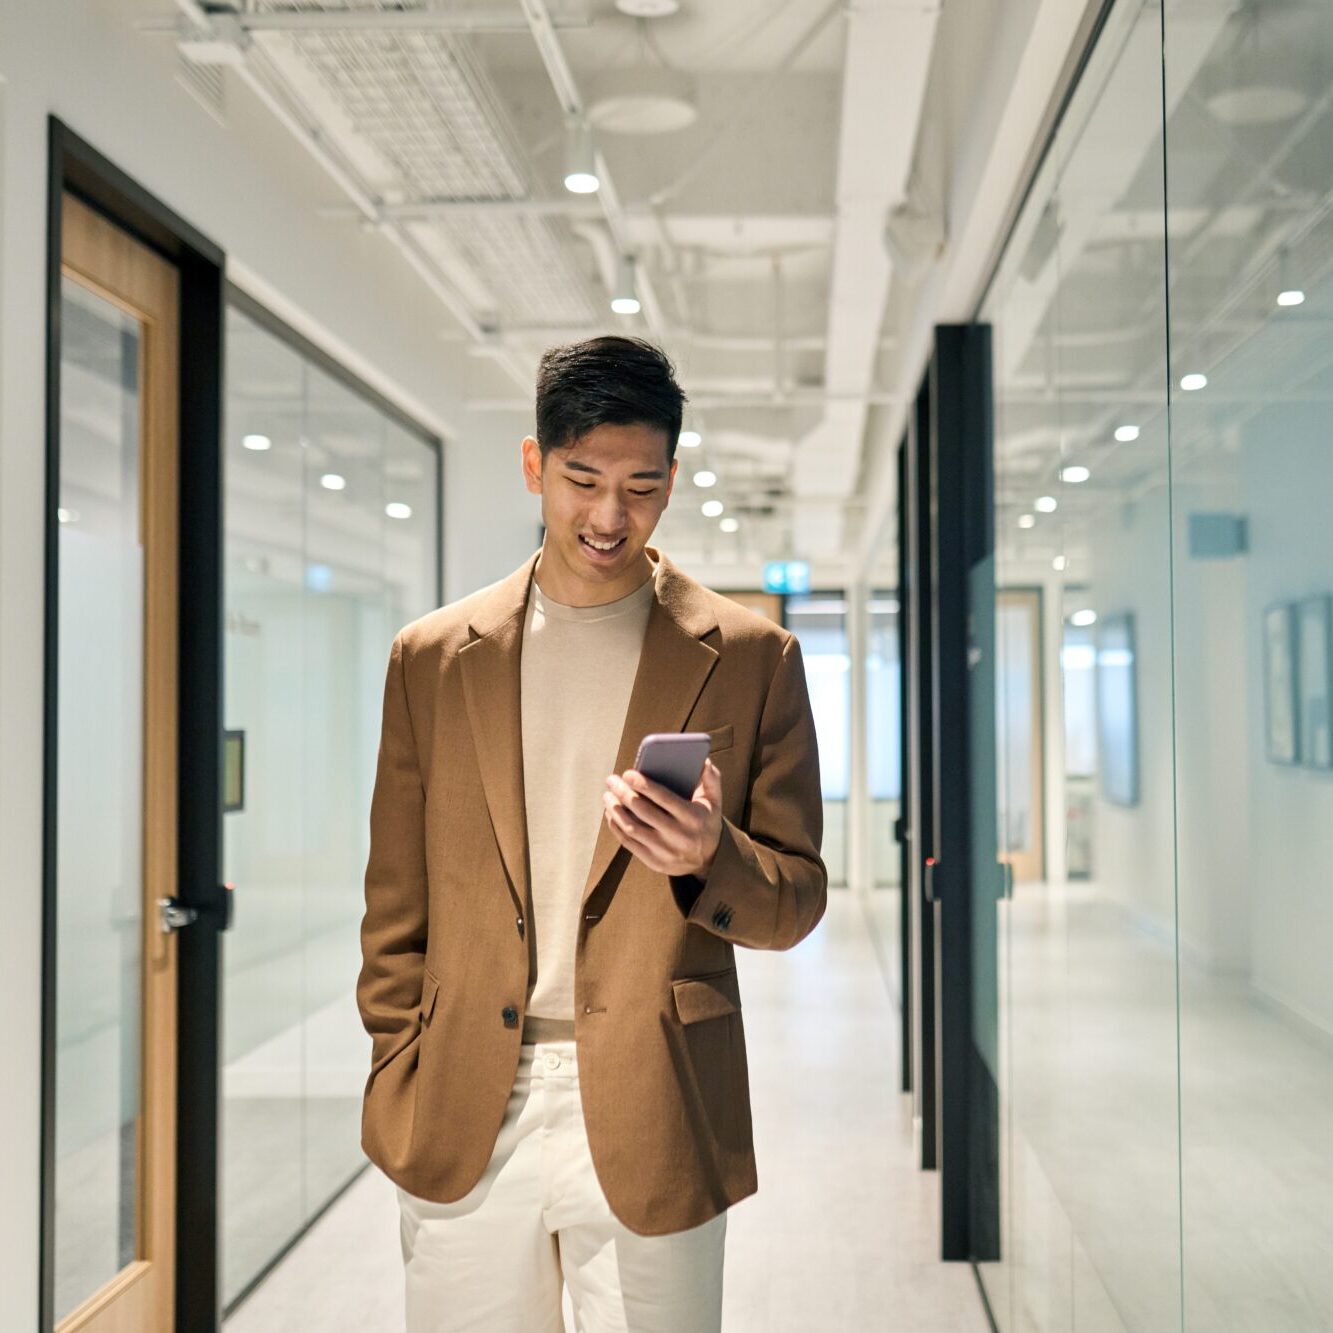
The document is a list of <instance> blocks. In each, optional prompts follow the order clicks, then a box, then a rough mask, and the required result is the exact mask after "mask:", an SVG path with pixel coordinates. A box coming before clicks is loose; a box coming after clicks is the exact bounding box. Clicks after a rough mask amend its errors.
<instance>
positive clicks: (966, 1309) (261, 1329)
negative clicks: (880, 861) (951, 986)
mask: <svg viewBox="0 0 1333 1333" xmlns="http://www.w3.org/2000/svg"><path fill="white" fill-rule="evenodd" d="M895 896H896V895H895ZM882 906H883V904H882V903H880V902H879V901H876V903H875V905H874V909H875V910H869V909H867V907H866V906H865V905H864V904H863V903H862V901H861V899H860V898H859V897H858V896H856V895H854V894H851V893H849V892H847V891H845V890H843V891H838V892H835V893H834V894H832V895H831V898H830V903H829V910H828V913H827V915H826V917H825V919H824V921H823V922H822V923H821V925H820V927H819V928H818V930H816V931H815V933H814V934H813V935H812V936H811V937H810V938H809V939H807V940H806V941H805V942H804V943H803V944H801V945H800V946H799V947H798V948H797V949H795V950H793V951H791V952H789V953H785V954H784V953H774V954H765V953H759V952H755V951H751V950H743V949H742V950H737V955H738V959H739V968H740V973H741V990H742V995H743V1002H744V1007H745V1017H746V1035H747V1041H748V1047H749V1053H750V1077H751V1088H752V1094H753V1103H754V1128H755V1146H756V1153H757V1156H758V1162H759V1193H758V1194H757V1195H755V1196H753V1197H752V1198H749V1199H747V1200H745V1201H744V1202H742V1203H740V1204H738V1205H737V1206H736V1207H735V1208H733V1209H732V1210H731V1215H730V1219H729V1223H728V1233H727V1260H726V1273H725V1295H724V1318H723V1327H724V1329H725V1330H726V1331H727V1333H789V1331H790V1333H797V1331H798V1330H799V1333H814V1331H818V1333H842V1331H843V1330H846V1333H872V1330H884V1331H885V1333H895V1331H897V1330H903V1331H904V1333H906V1331H907V1330H910V1331H911V1333H984V1331H985V1330H986V1329H987V1328H988V1324H987V1321H986V1318H985V1315H984V1312H983V1309H982V1305H981V1300H980V1296H979V1294H978V1291H977V1287H976V1282H975V1280H974V1278H973V1275H972V1272H971V1270H970V1268H969V1267H968V1266H966V1265H963V1264H942V1263H940V1262H938V1261H937V1260H936V1258H935V1254H936V1253H937V1236H938V1231H939V1226H938V1181H937V1178H936V1177H935V1176H934V1175H932V1174H924V1173H922V1172H920V1171H918V1170H917V1169H916V1167H915V1165H914V1164H913V1163H914V1154H913V1132H912V1123H911V1115H910V1107H909V1103H908V1100H907V1098H905V1097H904V1096H903V1095H902V1094H900V1093H899V1092H898V1091H897V1086H898V1059H899V1057H898V1049H897V1032H898V1020H897V1013H896V1010H895V1008H894V1005H893V1003H892V1001H891V999H890V990H891V986H892V985H893V982H892V979H891V978H890V977H886V976H885V974H884V972H883V971H882V970H881V968H880V966H879V963H878V962H877V958H876V953H875V949H874V947H873V942H874V936H873V935H872V930H873V929H874V927H873V926H872V924H871V923H872V921H875V920H878V919H880V911H879V909H880V908H882ZM886 956H887V955H886ZM226 1327H227V1330H228V1333H288V1331H289V1330H290V1331H291V1333H296V1331H297V1330H302V1331H303V1330H309V1329H319V1330H320V1331H321V1333H381V1331H382V1333H395V1331H396V1330H399V1329H401V1327H402V1261H401V1258H400V1254H399V1249H398V1212H397V1202H396V1198H395V1195H394V1191H393V1187H392V1185H391V1184H390V1183H389V1182H388V1181H387V1180H386V1179H385V1178H384V1177H383V1176H382V1175H381V1174H380V1173H379V1172H378V1171H377V1170H376V1169H374V1168H373V1167H372V1168H370V1169H368V1170H367V1171H366V1172H365V1173H364V1174H363V1175H362V1176H360V1177H359V1178H358V1179H357V1181H356V1182H355V1183H354V1184H353V1185H352V1186H351V1188H350V1189H349V1190H348V1191H347V1192H346V1193H345V1194H344V1195H343V1196H342V1197H341V1198H340V1199H339V1200H338V1201H337V1202H336V1203H335V1204H334V1205H333V1206H332V1207H331V1208H330V1209H329V1210H328V1211H327V1212H326V1213H325V1214H324V1215H323V1216H322V1217H321V1218H320V1219H319V1220H318V1221H317V1222H316V1223H315V1225H314V1226H313V1227H312V1228H311V1229H310V1231H309V1232H308V1233H307V1234H306V1235H305V1236H304V1237H303V1238H302V1239H301V1241H300V1242H299V1243H298V1244H297V1245H296V1246H295V1247H294V1248H293V1249H292V1251H291V1252H290V1253H289V1254H288V1255H287V1256H286V1258H285V1259H284V1260H283V1261H282V1263H281V1264H279V1265H278V1266H277V1267H276V1268H275V1269H274V1270H273V1272H272V1273H270V1274H269V1276H268V1277H267V1278H266V1279H265V1280H264V1282H263V1283H262V1284H260V1285H259V1286H258V1287H257V1288H256V1289H255V1290H254V1291H253V1292H252V1293H251V1294H250V1296H249V1297H247V1299H246V1300H245V1301H244V1302H243V1303H242V1304H241V1305H240V1307H239V1308H238V1309H237V1310H236V1311H235V1312H234V1314H233V1315H232V1317H231V1318H230V1319H229V1320H228V1321H227V1324H226Z"/></svg>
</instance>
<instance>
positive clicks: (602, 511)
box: [589, 496, 625, 537]
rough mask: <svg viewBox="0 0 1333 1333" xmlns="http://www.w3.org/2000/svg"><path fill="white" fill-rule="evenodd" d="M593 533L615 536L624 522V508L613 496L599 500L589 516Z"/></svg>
mask: <svg viewBox="0 0 1333 1333" xmlns="http://www.w3.org/2000/svg"><path fill="white" fill-rule="evenodd" d="M589 519H590V521H591V523H592V527H593V531H594V532H597V533H605V534H607V535H608V536H612V537H614V536H616V535H618V534H619V533H620V531H621V527H622V525H623V523H624V521H625V506H624V505H623V504H621V502H620V500H619V499H617V498H616V497H615V496H611V497H610V498H599V499H598V500H597V502H596V504H594V505H593V507H592V513H591V514H590V515H589Z"/></svg>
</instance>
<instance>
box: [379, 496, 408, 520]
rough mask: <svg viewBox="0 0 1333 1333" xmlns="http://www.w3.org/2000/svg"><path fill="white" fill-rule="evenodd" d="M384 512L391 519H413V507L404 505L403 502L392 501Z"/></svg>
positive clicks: (385, 507)
mask: <svg viewBox="0 0 1333 1333" xmlns="http://www.w3.org/2000/svg"><path fill="white" fill-rule="evenodd" d="M384 512H385V513H386V514H388V516H389V517H390V518H411V517H412V506H411V505H405V504H403V502H402V501H401V500H390V501H389V503H388V504H386V505H385V506H384Z"/></svg>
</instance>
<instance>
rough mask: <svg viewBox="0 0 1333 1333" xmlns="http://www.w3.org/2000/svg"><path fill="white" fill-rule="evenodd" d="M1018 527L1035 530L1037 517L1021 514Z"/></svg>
mask: <svg viewBox="0 0 1333 1333" xmlns="http://www.w3.org/2000/svg"><path fill="white" fill-rule="evenodd" d="M1018 526H1019V527H1020V528H1035V527H1036V526H1037V516H1036V515H1035V514H1019V516H1018Z"/></svg>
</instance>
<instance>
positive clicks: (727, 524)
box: [717, 516, 741, 532]
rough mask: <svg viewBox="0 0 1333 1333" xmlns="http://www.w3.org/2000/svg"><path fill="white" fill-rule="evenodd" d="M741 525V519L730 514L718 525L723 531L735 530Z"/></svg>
mask: <svg viewBox="0 0 1333 1333" xmlns="http://www.w3.org/2000/svg"><path fill="white" fill-rule="evenodd" d="M740 525H741V524H740V520H739V519H735V518H731V517H730V516H728V517H727V518H724V519H723V520H722V522H721V523H719V524H718V525H717V526H718V527H719V528H721V529H722V531H723V532H735V531H736V529H737V528H739V527H740Z"/></svg>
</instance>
